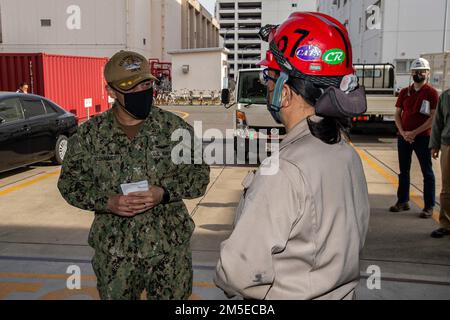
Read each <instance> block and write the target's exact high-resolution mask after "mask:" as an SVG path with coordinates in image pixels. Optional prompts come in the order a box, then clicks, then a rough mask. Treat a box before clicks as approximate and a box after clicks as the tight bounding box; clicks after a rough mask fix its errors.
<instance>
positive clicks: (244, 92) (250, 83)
mask: <svg viewBox="0 0 450 320" xmlns="http://www.w3.org/2000/svg"><path fill="white" fill-rule="evenodd" d="M238 90H239V91H238V102H239V103H246V104H253V103H254V104H264V105H265V104H266V92H267V88H266V86H265V85H263V84H262V83H261V81H260V78H259V71H256V70H252V71H243V72H241V73H240V75H239V89H238Z"/></svg>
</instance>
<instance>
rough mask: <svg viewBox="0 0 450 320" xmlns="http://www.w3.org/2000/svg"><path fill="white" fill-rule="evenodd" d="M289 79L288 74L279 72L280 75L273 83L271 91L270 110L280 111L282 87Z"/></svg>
mask: <svg viewBox="0 0 450 320" xmlns="http://www.w3.org/2000/svg"><path fill="white" fill-rule="evenodd" d="M288 79H289V75H288V74H287V73H285V72H281V74H280V77H279V78H278V80H277V83H276V84H275V90H274V91H273V97H272V103H271V105H270V109H271V111H274V112H280V110H281V94H282V92H283V87H284V85H285V84H286V82H287V81H288Z"/></svg>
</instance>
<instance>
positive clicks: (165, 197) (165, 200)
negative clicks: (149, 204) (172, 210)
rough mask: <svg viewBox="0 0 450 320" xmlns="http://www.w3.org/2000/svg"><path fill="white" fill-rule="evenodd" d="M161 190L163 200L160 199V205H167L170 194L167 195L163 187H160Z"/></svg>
mask: <svg viewBox="0 0 450 320" xmlns="http://www.w3.org/2000/svg"><path fill="white" fill-rule="evenodd" d="M162 188H163V190H164V194H163V198H162V201H161V203H162V204H168V203H169V201H170V193H169V191H167V189H166V188H164V187H162Z"/></svg>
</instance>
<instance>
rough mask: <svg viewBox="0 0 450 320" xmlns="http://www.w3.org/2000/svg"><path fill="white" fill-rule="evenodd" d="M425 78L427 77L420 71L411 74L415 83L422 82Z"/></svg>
mask: <svg viewBox="0 0 450 320" xmlns="http://www.w3.org/2000/svg"><path fill="white" fill-rule="evenodd" d="M426 79H427V77H426V76H425V75H423V74H421V73H416V74H415V75H413V80H414V82H415V83H422V82H424V81H425V80H426Z"/></svg>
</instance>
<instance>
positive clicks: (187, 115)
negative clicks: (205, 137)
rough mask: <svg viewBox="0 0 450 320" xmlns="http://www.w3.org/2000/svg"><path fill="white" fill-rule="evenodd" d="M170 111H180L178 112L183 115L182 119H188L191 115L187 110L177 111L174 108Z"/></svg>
mask: <svg viewBox="0 0 450 320" xmlns="http://www.w3.org/2000/svg"><path fill="white" fill-rule="evenodd" d="M170 112H173V113H178V114H180V115H181V119H186V118H187V117H189V116H190V114H189V113H187V112H183V111H177V110H173V111H170Z"/></svg>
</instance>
